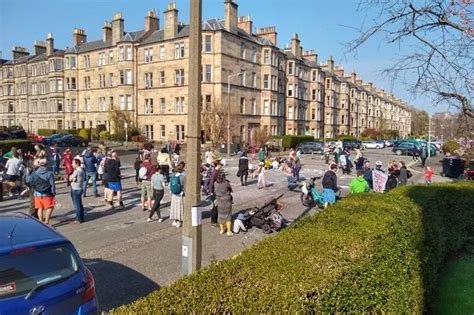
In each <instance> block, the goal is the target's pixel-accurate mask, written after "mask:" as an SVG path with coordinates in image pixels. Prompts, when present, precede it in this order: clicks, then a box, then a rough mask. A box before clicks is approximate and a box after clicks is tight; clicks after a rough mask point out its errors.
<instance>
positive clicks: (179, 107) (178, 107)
mask: <svg viewBox="0 0 474 315" xmlns="http://www.w3.org/2000/svg"><path fill="white" fill-rule="evenodd" d="M174 106H175V107H174V111H175V112H176V114H183V113H184V97H175V99H174Z"/></svg>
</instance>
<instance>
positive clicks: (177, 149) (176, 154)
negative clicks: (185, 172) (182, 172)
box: [173, 142, 181, 164]
mask: <svg viewBox="0 0 474 315" xmlns="http://www.w3.org/2000/svg"><path fill="white" fill-rule="evenodd" d="M180 154H181V145H180V144H179V142H176V145H175V146H174V155H173V159H174V160H175V161H176V162H175V163H176V164H178V163H179V155H180Z"/></svg>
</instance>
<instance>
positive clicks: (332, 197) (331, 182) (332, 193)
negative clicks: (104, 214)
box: [322, 164, 339, 207]
mask: <svg viewBox="0 0 474 315" xmlns="http://www.w3.org/2000/svg"><path fill="white" fill-rule="evenodd" d="M336 171H337V164H332V165H331V167H330V169H329V170H328V171H327V172H326V173H324V177H323V181H322V185H323V195H324V206H325V207H327V205H328V204H330V203H335V202H336V192H337V191H338V190H339V188H338V187H337V176H336Z"/></svg>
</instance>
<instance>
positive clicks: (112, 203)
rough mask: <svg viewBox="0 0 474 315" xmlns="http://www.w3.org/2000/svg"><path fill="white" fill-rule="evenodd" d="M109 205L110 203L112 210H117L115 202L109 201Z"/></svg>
mask: <svg viewBox="0 0 474 315" xmlns="http://www.w3.org/2000/svg"><path fill="white" fill-rule="evenodd" d="M108 203H109V205H110V208H112V209H115V207H114V202H113V201H109V202H108Z"/></svg>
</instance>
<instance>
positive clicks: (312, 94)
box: [311, 89, 316, 101]
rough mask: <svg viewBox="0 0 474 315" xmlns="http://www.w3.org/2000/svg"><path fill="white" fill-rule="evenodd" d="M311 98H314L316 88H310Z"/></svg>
mask: <svg viewBox="0 0 474 315" xmlns="http://www.w3.org/2000/svg"><path fill="white" fill-rule="evenodd" d="M311 99H312V100H313V101H315V100H316V89H312V90H311Z"/></svg>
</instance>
